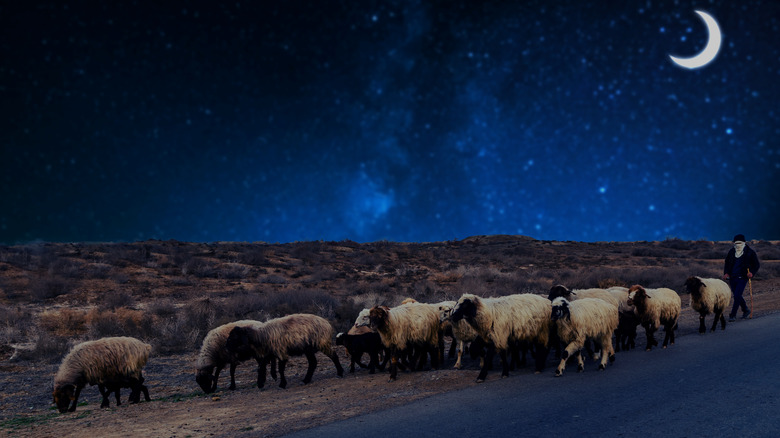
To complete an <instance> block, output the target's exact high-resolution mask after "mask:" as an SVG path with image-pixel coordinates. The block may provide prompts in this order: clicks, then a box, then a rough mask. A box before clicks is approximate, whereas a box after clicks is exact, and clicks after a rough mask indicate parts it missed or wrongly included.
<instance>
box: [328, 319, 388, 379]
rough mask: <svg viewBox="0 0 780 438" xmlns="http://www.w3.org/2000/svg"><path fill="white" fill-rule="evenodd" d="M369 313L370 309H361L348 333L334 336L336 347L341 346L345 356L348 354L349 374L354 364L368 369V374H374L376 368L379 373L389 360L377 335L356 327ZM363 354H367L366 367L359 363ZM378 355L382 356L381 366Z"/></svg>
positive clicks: (366, 328)
mask: <svg viewBox="0 0 780 438" xmlns="http://www.w3.org/2000/svg"><path fill="white" fill-rule="evenodd" d="M369 311H370V309H363V310H362V311H361V312H360V313H359V314H358V317H357V319H356V321H355V324H354V325H353V326H352V327H351V328H350V329H349V332H347V333H339V334H337V335H336V345H343V346H344V348H345V349H346V350H347V354H349V357H350V364H349V372H350V373H354V372H355V364H356V363H357V364H358V365H360V367H362V368H368V372H369V374H374V373H375V372H376V368H379V370H380V371H382V370H384V369H385V365H386V364H387V361H389V360H390V355H389V354H388V353H387V351H385V350H386V349H385V348H384V346H383V345H382V339H381V338H380V337H379V333H377V332H375V331H373V330H371V329H370V328H368V327H366V326H358V324H359V323H360V322H361V321H363V319H364V318H368V312H369ZM363 353H368V358H369V362H368V365H367V366H366V365H363V363H362V362H361V361H360V357H361V356H363ZM379 353H383V354H384V359H383V362H382V363H381V364H380V363H379Z"/></svg>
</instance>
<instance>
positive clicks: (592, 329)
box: [551, 297, 618, 377]
mask: <svg viewBox="0 0 780 438" xmlns="http://www.w3.org/2000/svg"><path fill="white" fill-rule="evenodd" d="M551 319H552V321H553V323H554V324H555V326H556V328H557V331H558V336H559V337H560V339H561V340H562V341H563V343H564V344H567V345H566V349H565V350H564V351H563V354H561V362H560V364H559V365H558V369H556V370H555V376H556V377H560V376H562V375H563V370H564V369H565V368H566V359H568V358H569V356H570V355H571V354H574V353H578V352H579V351H580V350H582V348H583V346H584V345H585V341H586V340H588V339H590V340H593V341H594V342H595V343H596V344H597V345H598V346H599V347H600V349H601V363H600V364H599V370H603V369H606V367H607V360H609V361H610V362H614V361H615V350H614V349H613V348H612V332H614V331H615V329H617V326H618V311H617V307H615V306H613V305H611V304H609V303H608V302H606V301H604V300H601V299H598V298H581V299H578V300H575V301H569V300H567V299H566V298H563V297H558V298H555V299H554V300H553V302H552V316H551ZM577 360H578V366H577V371H583V369H584V364H583V362H582V355H581V354H578V355H577Z"/></svg>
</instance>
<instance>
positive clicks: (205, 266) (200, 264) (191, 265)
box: [181, 258, 219, 278]
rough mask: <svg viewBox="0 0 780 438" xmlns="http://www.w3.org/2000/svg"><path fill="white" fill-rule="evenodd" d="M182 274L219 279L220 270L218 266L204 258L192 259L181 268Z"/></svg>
mask: <svg viewBox="0 0 780 438" xmlns="http://www.w3.org/2000/svg"><path fill="white" fill-rule="evenodd" d="M181 273H182V274H184V275H194V276H195V277H198V278H217V277H218V276H219V270H218V269H217V268H216V266H214V264H213V263H211V262H209V261H207V260H205V259H202V258H192V259H190V260H188V261H187V262H186V263H184V266H183V267H182V268H181Z"/></svg>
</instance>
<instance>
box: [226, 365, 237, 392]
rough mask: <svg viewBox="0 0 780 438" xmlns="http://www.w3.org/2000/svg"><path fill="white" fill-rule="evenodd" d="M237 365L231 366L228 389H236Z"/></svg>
mask: <svg viewBox="0 0 780 438" xmlns="http://www.w3.org/2000/svg"><path fill="white" fill-rule="evenodd" d="M236 365H237V364H236V363H231V364H230V386H229V387H228V389H230V390H234V389H236Z"/></svg>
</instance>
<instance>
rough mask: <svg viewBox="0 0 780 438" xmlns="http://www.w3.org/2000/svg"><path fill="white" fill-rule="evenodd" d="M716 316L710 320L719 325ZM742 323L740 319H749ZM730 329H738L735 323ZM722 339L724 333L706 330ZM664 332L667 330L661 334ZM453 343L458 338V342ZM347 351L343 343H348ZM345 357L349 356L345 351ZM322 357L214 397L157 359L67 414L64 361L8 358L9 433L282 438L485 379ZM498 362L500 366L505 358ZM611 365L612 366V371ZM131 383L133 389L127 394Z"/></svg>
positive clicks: (768, 306)
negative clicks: (61, 381)
mask: <svg viewBox="0 0 780 438" xmlns="http://www.w3.org/2000/svg"><path fill="white" fill-rule="evenodd" d="M756 283H757V284H756V285H755V287H754V289H755V294H754V308H755V312H754V317H755V318H761V317H762V316H764V315H767V314H769V313H775V312H778V311H780V281H777V280H768V281H762V282H756ZM682 299H683V314H682V317H681V319H680V323H679V329H678V332H677V333H678V339H677V343H676V345H674V346H673V347H671V348H685V339H686V337H688V336H699V335H698V333H697V329H698V317H697V316H696V315H694V314H693V312H692V311H691V309H690V308H689V306H688V297H687V296H686V295H684V296H683V297H682ZM709 321H710V320H708V322H709ZM745 323H749V322H747V321H742V320H739V319H738V320H737V322H735V323H734V324H745ZM727 329H728V327H727ZM704 336H709V337H711V338H712V342H717V333H715V334H710V333H708V334H706V335H704ZM659 337H660V336H659ZM644 343H645V342H644V336H643V331H642V329H641V328H640V331H639V336H638V338H637V344H638V345H637V348H636V349H635V350H632V351H629V352H621V353H618V355H617V361H616V362H615V364H614V365H612V366H620V355H623V354H645V352H644V348H643V347H644ZM448 347H449V345H448ZM339 348H341V347H339ZM341 354H342V357H341V363H342V365H343V366H345V369H346V368H347V366H348V364H349V362H348V358H347V357H346V355H345V354H344V353H343V350H341ZM318 360H319V364H318V367H317V371H316V373H315V375H314V379H313V381H312V383H311V384H309V385H302V384H300V380H301V379H302V377H303V375H304V374H305V360H303V359H300V358H296V359H293V360H291V362H290V364H289V366H288V370H287V377H288V380H289V385H288V388H287V389H281V388H279V387H278V386H276V385H275V384H274V383H273V381H270V380H269V384H267V385H266V387H265V388H264V389H263V390H258V389H257V388H256V386H255V384H254V379H255V374H254V368H255V367H254V364H253V363H252V362H248V363H246V364H244V365H242V366H240V367H239V368H238V370H237V373H236V374H237V385H238V388H237V389H236V390H235V391H230V390H227V389H225V387H226V384H227V382H228V379H227V374H226V373H225V374H223V376H222V377H221V379H220V389H218V391H217V392H216V393H214V394H212V395H205V394H203V392H201V391H200V389H199V388H198V387H197V385H196V384H195V381H194V363H195V355H194V354H188V355H174V356H160V357H152V358H151V359H150V361H149V364H148V365H147V367H146V369H145V376H146V380H147V384H148V387H149V392H150V394H151V396H152V401H151V402H141V403H140V404H137V405H129V404H127V403H126V402H125V403H123V404H122V406H120V407H116V406H114V405H113V400H112V406H111V408H108V409H100V408H99V403H100V396H99V394H98V391H97V389H96V388H94V387H87V388H85V390H84V391H83V392H82V398H81V400H82V402H85V403H82V405H81V406H79V407H78V409H77V410H76V412H75V413H67V414H59V413H57V412H56V410H55V409H54V408H53V406H52V403H51V396H50V394H51V379H52V376H53V375H54V373H55V371H56V368H57V364H45V365H41V364H35V363H8V362H7V361H6V362H2V363H0V371H2V373H3V377H2V382H0V405H2V408H0V415H2V418H3V419H4V420H3V421H2V422H0V433H2V434H7V435H8V436H20V437H23V436H35V437H42V436H55V435H56V436H85V435H87V434H90V435H92V436H101V437H103V436H126V435H127V434H128V433H131V434H133V435H138V436H170V437H188V436H268V437H273V436H280V435H284V434H286V433H290V432H293V431H296V430H301V429H306V428H310V427H313V426H316V425H320V424H326V423H329V422H333V421H337V420H340V419H344V418H349V417H354V416H359V415H362V414H365V413H368V412H372V411H376V410H381V409H384V408H388V407H392V406H396V405H401V404H405V403H408V402H410V401H413V400H418V399H421V398H425V397H429V396H432V395H435V394H439V393H443V392H447V391H454V390H457V389H461V388H466V387H470V386H474V385H477V383H475V381H474V380H475V378H476V376H477V373H478V364H477V363H476V362H475V361H471V360H468V359H464V363H465V365H466V366H465V369H463V370H453V369H451V367H452V364H453V363H454V361H453V360H452V359H450V360H448V361H447V362H446V366H444V367H443V368H442V369H441V370H427V371H422V372H414V373H399V378H398V380H397V381H395V382H392V383H389V382H388V381H387V377H388V375H387V374H386V373H377V374H374V375H369V374H368V371H367V370H365V369H360V368H358V369H357V370H356V372H355V373H354V374H350V373H348V372H347V373H346V375H345V376H344V377H343V378H337V377H336V373H335V370H334V368H333V365H332V364H331V363H330V360H328V359H327V358H326V357H325V356H323V355H321V354H318ZM554 362H555V361H554V359H553V357H552V354H551V355H550V357H549V358H548V362H547V369H546V370H545V371H544V373H542V374H539V375H535V374H533V371H532V369H531V368H530V367H527V368H524V369H521V370H517V371H513V372H511V373H510V377H509V378H514V379H518V378H519V379H549V380H550V384H560V382H559V381H557V380H556V381H555V382H553V380H554V379H553V369H554ZM496 365H497V364H496ZM596 367H597V366H596V364H595V363H594V362H590V361H589V362H586V370H585V372H597V371H596ZM606 372H609V370H607V371H606ZM498 380H499V376H498V373H497V371H492V372H491V373H489V374H488V382H487V383H486V384H490V383H491V382H496V381H498ZM127 393H128V390H125V392H124V393H123V397H122V398H123V400H126V398H127V395H128V394H127Z"/></svg>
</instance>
